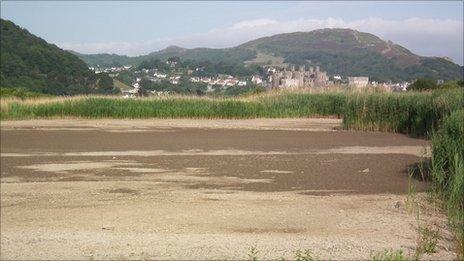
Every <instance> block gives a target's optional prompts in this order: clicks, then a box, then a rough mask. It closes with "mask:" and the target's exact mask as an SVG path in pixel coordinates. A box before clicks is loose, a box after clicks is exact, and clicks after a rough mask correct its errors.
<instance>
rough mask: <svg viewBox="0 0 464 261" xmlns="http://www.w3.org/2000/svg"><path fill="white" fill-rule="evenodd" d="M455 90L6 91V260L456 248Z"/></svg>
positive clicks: (458, 165) (459, 203)
mask: <svg viewBox="0 0 464 261" xmlns="http://www.w3.org/2000/svg"><path fill="white" fill-rule="evenodd" d="M463 100H464V97H463V92H462V90H451V91H435V92H424V93H403V94H395V93H392V94H388V93H345V92H335V93H302V92H286V93H270V94H265V95H258V96H247V97H240V98H223V99H212V98H194V97H162V98H146V99H136V100H130V99H121V98H116V97H73V98H37V99H26V100H19V99H3V100H2V105H1V112H2V115H1V118H2V132H1V135H2V136H1V138H2V144H1V146H2V147H1V151H2V154H1V163H2V164H1V165H2V173H1V175H2V184H1V185H2V224H1V225H2V258H4V257H6V258H7V259H9V258H22V259H24V258H26V259H28V258H32V257H37V256H39V257H42V258H46V257H49V254H50V253H53V256H54V257H56V258H59V259H62V258H65V259H69V258H72V259H82V258H85V259H91V258H97V259H102V258H103V259H115V258H138V259H140V258H161V259H200V258H205V257H206V258H223V259H224V258H225V259H233V258H247V256H248V255H250V254H249V253H248V252H249V251H250V249H251V248H252V247H254V248H253V249H256V250H257V251H258V254H257V255H258V256H259V258H261V259H269V258H274V259H277V258H280V257H284V258H286V259H291V258H294V256H293V255H294V252H295V251H298V250H301V251H304V250H310V251H311V252H312V253H313V254H314V255H315V256H317V257H319V258H324V259H327V258H332V259H338V258H341V257H348V258H355V259H360V258H362V259H365V258H369V257H372V254H373V253H374V252H377V253H382V251H384V250H385V249H393V250H395V251H396V250H402V251H404V253H405V255H407V256H408V257H410V258H415V257H417V255H418V253H419V254H420V257H423V258H435V259H443V258H446V259H449V258H455V257H456V254H455V253H456V252H457V253H459V251H462V250H460V249H459V248H460V247H462V243H461V246H459V245H456V242H458V244H459V242H462V234H459V231H461V230H460V229H462V227H463V225H462V220H463V217H462V210H463V209H464V208H463V198H464V197H463V195H464V193H463V191H462V187H463V186H462V184H463V176H464V173H463V165H462V162H463V155H464V151H463V146H464V144H463V141H462V137H463V136H464V135H462V134H464V131H463V127H462V124H460V123H462V122H463V116H464V114H463V113H462V112H463V111H462V108H463V104H464V103H463ZM320 116H323V117H324V118H325V119H314V117H320ZM266 118H267V119H266ZM117 119H120V120H117ZM18 120H20V121H18ZM371 131H384V132H371ZM388 132H398V133H397V134H395V133H388ZM399 133H403V134H399ZM405 134H407V135H405ZM431 150H432V151H431ZM424 156H431V158H430V160H428V158H427V157H426V158H424ZM421 162H423V163H421ZM415 166H419V167H420V168H419V169H420V170H422V171H421V172H420V173H419V175H414V177H411V176H410V175H411V174H412V172H411V171H410V170H411V169H414V168H415ZM424 179H425V180H429V181H430V182H429V183H427V182H424V181H423V180H424ZM428 185H430V186H428ZM428 187H429V188H430V189H431V190H428V189H427V188H428ZM412 191H415V192H412ZM426 191H432V192H433V193H429V194H428V195H435V196H436V197H434V198H435V199H439V201H438V205H437V206H443V207H444V208H445V209H447V210H448V217H449V218H450V221H451V222H450V223H448V221H447V219H446V217H445V216H444V215H442V214H440V212H439V211H437V209H436V208H430V206H433V205H434V204H430V203H427V202H428V201H427V200H425V198H427V197H428V196H427V195H426V194H425V192H426ZM416 199H420V200H416ZM411 202H416V203H417V202H419V203H417V206H416V205H414V204H411ZM417 209H419V210H420V211H419V212H417ZM414 213H415V214H414ZM424 227H425V228H424ZM421 231H429V232H430V231H432V232H433V233H423V232H421ZM434 231H439V236H434V237H433V238H434V239H436V242H435V241H433V240H432V241H433V242H435V243H434V244H424V243H423V242H424V240H423V238H424V237H425V236H424V235H426V234H427V235H430V234H432V235H433V234H434ZM437 233H438V232H437ZM453 237H454V238H453ZM459 239H460V240H461V241H460V240H459ZM429 241H430V240H429ZM429 241H427V242H429ZM422 245H427V246H429V247H427V248H426V247H422ZM430 246H434V247H433V248H432V247H430ZM5 249H6V250H5ZM107 249H111V251H106V250H107ZM422 249H426V250H427V251H425V250H424V251H423V250H422ZM432 250H433V251H432ZM252 252H254V250H253V251H252ZM251 255H255V254H251Z"/></svg>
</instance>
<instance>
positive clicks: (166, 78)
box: [89, 57, 411, 98]
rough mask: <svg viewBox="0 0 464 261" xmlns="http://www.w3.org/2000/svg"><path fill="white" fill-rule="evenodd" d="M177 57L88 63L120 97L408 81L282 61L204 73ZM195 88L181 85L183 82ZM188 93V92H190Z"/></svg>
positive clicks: (392, 87) (389, 87)
mask: <svg viewBox="0 0 464 261" xmlns="http://www.w3.org/2000/svg"><path fill="white" fill-rule="evenodd" d="M179 60H180V58H178V57H171V58H169V59H168V60H167V61H166V62H165V64H166V66H163V68H157V67H154V68H149V69H146V68H139V67H135V66H131V65H125V66H118V67H107V68H104V67H99V66H95V67H93V66H92V67H89V69H91V70H92V71H94V72H95V73H97V74H99V73H106V74H108V76H110V77H111V78H113V79H114V80H115V81H117V82H118V83H120V84H119V86H120V89H121V92H122V95H123V97H125V98H131V97H136V96H148V95H157V96H160V95H169V94H174V93H183V92H185V89H187V90H190V91H191V90H192V89H193V90H194V94H197V95H207V94H225V95H227V94H234V95H236V94H242V93H246V92H249V91H255V92H256V91H258V92H262V91H269V90H275V89H307V90H309V91H313V92H318V91H327V90H334V89H350V90H362V89H365V88H377V89H382V90H383V91H387V92H398V91H406V90H407V88H408V86H409V85H410V84H411V82H407V81H403V82H391V81H389V82H377V81H371V80H370V79H369V77H368V76H349V75H339V74H334V75H328V74H327V72H325V71H323V70H322V68H321V67H320V66H311V65H285V66H270V65H263V66H261V70H260V72H261V73H256V74H253V75H248V76H234V75H229V74H215V75H206V74H204V73H202V72H203V68H201V67H197V68H194V69H188V68H182V67H181V66H179V64H178V61H179ZM186 85H187V86H194V88H188V87H187V88H184V90H183V89H182V87H185V86H186ZM190 94H191V93H190Z"/></svg>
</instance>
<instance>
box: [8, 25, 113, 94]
mask: <svg viewBox="0 0 464 261" xmlns="http://www.w3.org/2000/svg"><path fill="white" fill-rule="evenodd" d="M0 30H1V31H0V35H1V39H0V40H1V41H0V48H1V49H0V51H1V60H0V62H1V63H0V85H1V86H0V87H6V88H25V89H28V90H31V91H35V92H41V93H49V94H59V95H61V94H65V95H72V94H81V93H108V92H110V93H111V92H113V91H114V89H113V86H112V84H108V83H109V81H108V79H107V78H106V77H108V76H107V75H98V76H97V75H95V74H94V73H93V72H92V71H90V70H89V69H88V67H87V64H86V63H85V62H83V61H82V60H81V59H79V58H78V57H77V56H75V55H74V54H72V53H70V52H67V51H64V50H62V49H60V48H58V47H57V46H56V45H53V44H49V43H47V42H46V41H45V40H43V39H41V38H39V37H37V36H35V35H33V34H31V33H29V32H28V31H27V30H25V29H23V28H21V27H19V26H17V25H15V24H14V23H13V22H11V21H8V20H3V19H1V20H0Z"/></svg>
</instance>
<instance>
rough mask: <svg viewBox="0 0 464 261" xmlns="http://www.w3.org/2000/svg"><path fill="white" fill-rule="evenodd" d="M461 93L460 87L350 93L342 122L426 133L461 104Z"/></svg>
mask: <svg viewBox="0 0 464 261" xmlns="http://www.w3.org/2000/svg"><path fill="white" fill-rule="evenodd" d="M463 94H464V92H463V90H462V89H455V90H450V91H446V90H445V91H441V90H440V91H435V92H408V93H370V94H359V95H352V96H350V97H349V98H348V100H347V104H346V107H345V110H344V114H343V125H344V127H345V128H347V129H357V130H369V131H392V132H401V133H406V134H412V135H416V136H428V135H430V133H431V131H432V130H434V129H436V128H437V127H438V125H439V124H440V122H441V121H442V119H443V118H444V117H445V116H446V115H449V114H450V113H451V112H452V111H454V110H457V109H459V108H462V107H463V104H464V95H463Z"/></svg>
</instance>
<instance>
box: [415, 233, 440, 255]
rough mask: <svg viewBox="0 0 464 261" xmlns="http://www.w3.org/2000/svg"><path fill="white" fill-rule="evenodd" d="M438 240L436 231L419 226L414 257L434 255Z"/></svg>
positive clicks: (438, 234) (438, 235)
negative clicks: (424, 254)
mask: <svg viewBox="0 0 464 261" xmlns="http://www.w3.org/2000/svg"><path fill="white" fill-rule="evenodd" d="M439 239H440V233H439V231H438V230H435V229H433V228H432V227H431V226H420V227H419V242H418V244H417V249H416V255H421V254H423V253H426V254H432V253H436V252H437V244H438V240H439Z"/></svg>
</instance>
